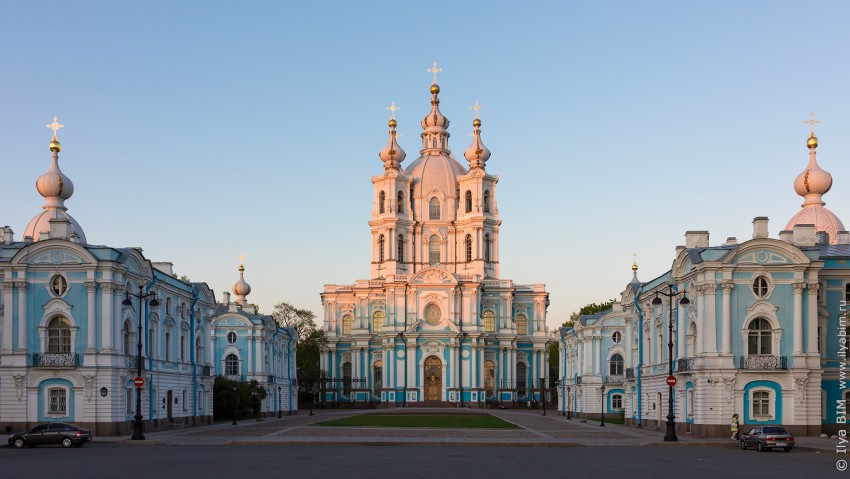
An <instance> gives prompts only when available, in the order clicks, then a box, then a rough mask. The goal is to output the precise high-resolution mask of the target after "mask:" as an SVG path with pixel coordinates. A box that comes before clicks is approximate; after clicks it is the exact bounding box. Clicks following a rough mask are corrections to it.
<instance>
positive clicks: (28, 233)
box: [24, 117, 86, 243]
mask: <svg viewBox="0 0 850 479" xmlns="http://www.w3.org/2000/svg"><path fill="white" fill-rule="evenodd" d="M63 126H64V125H60V124H59V122H57V121H56V117H53V124H51V125H47V127H48V128H51V129H53V139H52V140H51V141H50V151H51V152H52V161H51V164H50V169H49V170H47V173H45V174H43V175H41V176H39V177H38V179H37V180H36V182H35V189H36V190H37V191H38V193H39V194H40V195H41V196H43V197H44V198H45V199H46V200H47V201H46V202H45V203H44V206H42V208H43V209H44V212H42V213H40V214H39V215H37V216H36V217H35V218H33V219H32V220H31V221H30V223H29V225H27V228H26V230H25V231H24V237H25V238H26V237H30V238H32V239H33V241H39V240H40V239H43V238H41V236H42V233H45V232H49V231H50V220H51V219H64V220H67V221H68V222H69V227H68V228H67V230H66V233H67V235H66V236H65V237H63V238H59V239H66V240H70V241H75V242H78V243H85V242H86V237H85V234H84V233H83V230H82V228H80V225H79V224H78V223H77V221H76V220H75V219H74V218H72V217H71V215H69V214H68V213H67V212H66V211H67V209H68V208H66V207H65V200H67V199H69V198H70V197H71V196H72V195H73V194H74V183H72V182H71V179H70V178H68V177H67V176H65V174H64V173H62V170H61V169H59V152H60V151H62V145H61V144H60V143H59V140H58V139H57V138H56V132H57V131H58V130H59V128H62V127H63ZM44 239H47V238H44Z"/></svg>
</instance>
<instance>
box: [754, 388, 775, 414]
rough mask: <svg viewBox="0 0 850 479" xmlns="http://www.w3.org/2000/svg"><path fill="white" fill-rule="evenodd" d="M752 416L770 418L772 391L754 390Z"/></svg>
mask: <svg viewBox="0 0 850 479" xmlns="http://www.w3.org/2000/svg"><path fill="white" fill-rule="evenodd" d="M752 416H753V417H754V418H769V417H771V414H770V391H765V390H758V391H753V400H752Z"/></svg>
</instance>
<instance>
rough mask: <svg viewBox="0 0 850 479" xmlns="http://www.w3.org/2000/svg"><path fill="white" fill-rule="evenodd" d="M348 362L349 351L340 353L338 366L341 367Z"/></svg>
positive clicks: (349, 360) (349, 358) (349, 357)
mask: <svg viewBox="0 0 850 479" xmlns="http://www.w3.org/2000/svg"><path fill="white" fill-rule="evenodd" d="M348 362H351V351H346V352H344V353H342V356H341V357H340V359H339V365H340V366H342V365H343V364H344V363H348Z"/></svg>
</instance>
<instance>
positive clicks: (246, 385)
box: [213, 377, 268, 420]
mask: <svg viewBox="0 0 850 479" xmlns="http://www.w3.org/2000/svg"><path fill="white" fill-rule="evenodd" d="M267 394H268V393H267V392H266V388H264V387H262V386H260V383H258V382H257V381H256V380H251V382H244V381H232V380H230V379H225V378H222V377H218V378H215V382H214V383H213V405H214V411H213V415H214V416H215V419H216V420H221V419H230V418H234V419H236V417H243V418H244V417H247V416H248V415H249V413H250V414H252V415H253V416H254V417H258V416H259V415H260V410H261V406H262V403H263V399H265V398H266V395H267ZM234 415H235V416H236V417H234Z"/></svg>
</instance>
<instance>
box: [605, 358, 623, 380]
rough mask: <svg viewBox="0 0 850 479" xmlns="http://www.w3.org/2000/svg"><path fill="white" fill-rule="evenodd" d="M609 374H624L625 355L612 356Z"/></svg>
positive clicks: (609, 363)
mask: <svg viewBox="0 0 850 479" xmlns="http://www.w3.org/2000/svg"><path fill="white" fill-rule="evenodd" d="M608 374H610V375H611V376H622V375H623V356H621V355H619V354H615V355H613V356H611V360H610V361H609V362H608Z"/></svg>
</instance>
